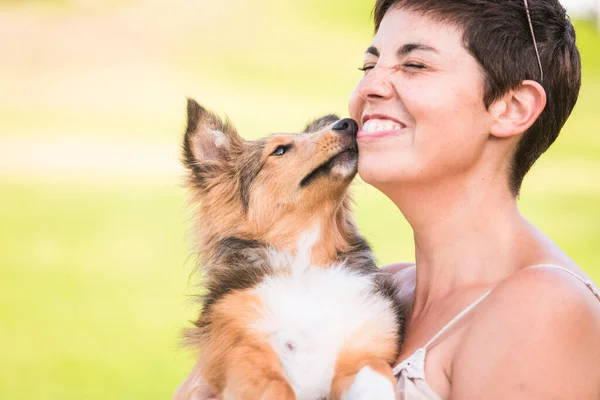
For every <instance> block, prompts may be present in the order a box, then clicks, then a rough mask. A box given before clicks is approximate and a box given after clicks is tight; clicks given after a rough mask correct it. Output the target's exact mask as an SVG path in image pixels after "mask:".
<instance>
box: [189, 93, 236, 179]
mask: <svg viewBox="0 0 600 400" xmlns="http://www.w3.org/2000/svg"><path fill="white" fill-rule="evenodd" d="M241 142H242V139H241V138H240V137H239V136H238V134H237V132H236V130H235V128H234V127H233V125H232V124H231V123H230V122H229V121H228V120H227V119H225V120H222V119H221V118H219V116H217V115H216V114H214V113H212V112H211V111H209V110H207V109H205V108H204V107H202V106H201V105H200V104H198V103H197V102H196V101H195V100H194V99H188V101H187V128H186V130H185V137H184V142H183V151H184V163H185V164H186V166H188V167H190V166H191V164H196V163H199V162H205V161H216V162H218V161H224V160H226V159H227V156H228V155H229V152H230V151H231V150H232V149H233V148H234V147H235V146H239V145H240V144H241Z"/></svg>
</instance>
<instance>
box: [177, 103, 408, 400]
mask: <svg viewBox="0 0 600 400" xmlns="http://www.w3.org/2000/svg"><path fill="white" fill-rule="evenodd" d="M187 114H188V115H187V117H188V119H187V129H186V132H185V136H184V141H183V163H184V165H185V167H186V170H187V172H188V182H187V186H188V188H189V189H190V191H191V199H192V202H193V204H194V205H195V213H196V216H197V221H196V226H195V228H197V246H198V248H197V251H198V255H199V264H200V266H201V267H200V273H201V279H202V280H201V284H202V286H203V287H204V289H205V292H204V295H203V296H202V310H201V313H200V316H199V318H198V319H197V321H195V323H194V325H195V327H193V328H191V329H188V330H187V331H186V333H185V337H186V339H187V340H186V341H187V344H188V345H190V346H191V347H192V348H193V350H194V351H195V352H197V354H198V357H199V362H200V374H201V377H202V379H203V380H204V381H205V382H207V383H208V384H209V385H210V386H211V387H212V388H214V390H215V391H216V392H217V393H219V395H220V396H221V398H223V399H226V400H229V399H236V400H246V399H247V400H256V399H263V400H292V399H298V400H318V399H324V398H330V399H336V400H337V399H365V400H366V399H377V400H386V399H390V400H392V399H395V394H394V392H395V379H394V376H393V373H392V368H391V365H392V363H394V362H395V360H396V357H397V355H398V352H399V346H400V343H401V338H402V330H403V324H404V312H403V309H402V306H401V305H400V303H399V302H398V300H397V298H396V293H395V288H394V285H393V284H392V282H391V281H390V280H389V277H388V275H386V274H384V273H381V272H379V271H378V269H377V268H376V266H375V262H374V258H373V255H372V252H371V249H370V248H369V246H368V245H367V243H366V242H365V240H364V239H363V238H362V237H361V235H360V234H359V233H358V231H357V228H356V225H355V223H354V221H353V219H352V216H351V214H350V209H349V205H350V204H349V203H350V200H349V198H348V187H349V185H350V182H351V181H352V179H353V178H354V176H355V175H356V171H357V157H358V153H357V145H356V133H357V129H358V127H357V124H356V122H355V121H353V120H351V119H343V120H338V118H337V117H335V116H333V115H328V116H325V117H323V118H320V119H318V120H315V121H313V122H312V123H310V124H309V125H308V126H307V127H306V129H305V130H304V132H303V133H300V134H276V135H272V136H269V137H267V138H264V139H261V140H256V141H248V140H244V139H242V138H241V137H240V136H238V134H237V132H236V130H235V128H234V127H233V126H232V125H231V124H230V123H229V122H228V121H226V120H222V119H220V118H219V117H218V116H217V115H215V114H214V113H212V112H210V111H208V110H206V109H204V108H203V107H202V106H200V105H199V104H198V103H196V102H195V101H194V100H188V104H187Z"/></svg>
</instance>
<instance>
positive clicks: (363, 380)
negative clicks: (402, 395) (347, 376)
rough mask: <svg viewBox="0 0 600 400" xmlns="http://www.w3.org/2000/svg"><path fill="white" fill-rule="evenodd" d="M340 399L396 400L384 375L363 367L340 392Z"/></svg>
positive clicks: (392, 389)
mask: <svg viewBox="0 0 600 400" xmlns="http://www.w3.org/2000/svg"><path fill="white" fill-rule="evenodd" d="M342 400H396V390H395V388H394V386H393V385H392V382H390V380H389V379H387V378H386V377H385V376H383V375H381V374H380V373H378V372H376V371H375V370H373V369H371V368H370V367H363V368H362V369H361V370H360V371H359V372H358V374H356V377H355V378H354V382H353V383H352V386H350V388H349V389H348V390H346V391H345V392H344V393H343V394H342Z"/></svg>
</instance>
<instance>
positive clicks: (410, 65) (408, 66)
mask: <svg viewBox="0 0 600 400" xmlns="http://www.w3.org/2000/svg"><path fill="white" fill-rule="evenodd" d="M404 66H405V67H407V68H415V69H425V68H427V67H426V66H425V65H424V64H419V63H406V64H404Z"/></svg>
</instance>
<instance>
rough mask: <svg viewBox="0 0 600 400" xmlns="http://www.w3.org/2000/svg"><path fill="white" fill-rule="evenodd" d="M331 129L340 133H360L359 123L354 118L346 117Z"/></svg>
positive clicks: (353, 134)
mask: <svg viewBox="0 0 600 400" xmlns="http://www.w3.org/2000/svg"><path fill="white" fill-rule="evenodd" d="M331 129H332V130H334V131H336V132H339V133H346V134H348V135H352V136H356V134H357V133H358V124H357V123H356V121H355V120H353V119H352V118H344V119H340V120H339V121H338V122H336V123H335V125H333V128H331Z"/></svg>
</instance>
